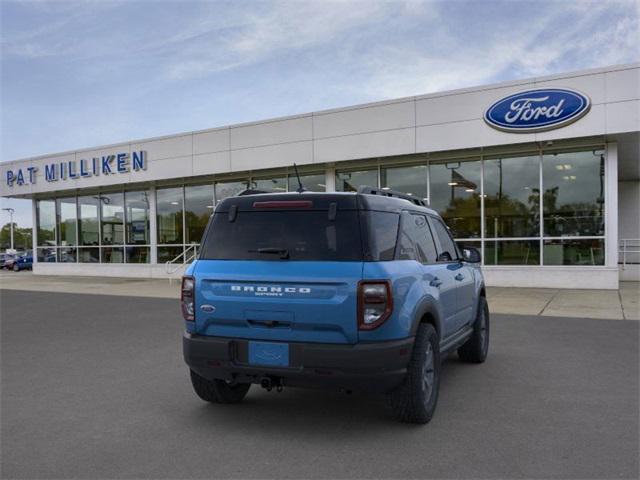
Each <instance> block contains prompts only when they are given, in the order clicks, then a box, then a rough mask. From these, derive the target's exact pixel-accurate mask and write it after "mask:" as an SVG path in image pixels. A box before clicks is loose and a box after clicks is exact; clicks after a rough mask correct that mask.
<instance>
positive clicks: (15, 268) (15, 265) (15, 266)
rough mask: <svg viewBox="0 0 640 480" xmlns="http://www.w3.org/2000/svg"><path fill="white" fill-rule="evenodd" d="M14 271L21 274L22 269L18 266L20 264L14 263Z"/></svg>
mask: <svg viewBox="0 0 640 480" xmlns="http://www.w3.org/2000/svg"><path fill="white" fill-rule="evenodd" d="M13 271H14V272H19V271H20V267H19V266H18V264H17V263H14V264H13Z"/></svg>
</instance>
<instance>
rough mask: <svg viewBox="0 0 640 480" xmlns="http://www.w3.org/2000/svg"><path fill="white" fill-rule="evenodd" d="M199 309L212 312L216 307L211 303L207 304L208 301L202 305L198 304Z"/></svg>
mask: <svg viewBox="0 0 640 480" xmlns="http://www.w3.org/2000/svg"><path fill="white" fill-rule="evenodd" d="M200 310H202V311H203V312H207V313H213V312H215V311H216V307H214V306H213V305H209V304H208V303H205V304H204V305H200Z"/></svg>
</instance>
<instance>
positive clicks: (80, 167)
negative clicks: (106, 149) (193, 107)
mask: <svg viewBox="0 0 640 480" xmlns="http://www.w3.org/2000/svg"><path fill="white" fill-rule="evenodd" d="M146 169H147V152H145V151H144V150H139V151H136V152H132V153H131V155H129V154H128V153H114V154H112V155H102V156H100V157H93V158H82V159H80V160H69V161H65V162H52V163H49V164H46V165H44V168H43V170H44V171H40V168H38V167H33V166H32V167H25V168H17V169H14V170H7V171H6V172H5V175H4V178H5V181H6V183H7V185H8V186H9V187H13V186H22V185H31V184H35V183H36V182H37V179H38V177H43V178H44V180H45V181H47V182H57V181H59V180H67V179H72V180H76V179H82V178H87V177H97V176H100V175H103V176H108V175H118V174H123V173H129V172H139V171H141V170H146Z"/></svg>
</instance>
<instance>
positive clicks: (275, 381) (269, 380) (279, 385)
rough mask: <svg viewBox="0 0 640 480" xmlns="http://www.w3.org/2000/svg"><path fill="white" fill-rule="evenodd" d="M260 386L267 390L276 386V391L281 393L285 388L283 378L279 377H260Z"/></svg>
mask: <svg viewBox="0 0 640 480" xmlns="http://www.w3.org/2000/svg"><path fill="white" fill-rule="evenodd" d="M260 386H261V387H262V388H264V389H265V390H266V391H267V392H270V391H271V390H273V389H274V388H275V389H276V392H278V393H280V392H281V391H282V390H283V389H284V384H283V382H282V378H279V377H262V378H261V379H260Z"/></svg>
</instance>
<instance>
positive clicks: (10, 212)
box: [2, 207, 15, 250]
mask: <svg viewBox="0 0 640 480" xmlns="http://www.w3.org/2000/svg"><path fill="white" fill-rule="evenodd" d="M2 210H6V211H7V212H9V228H11V250H13V214H14V213H15V210H14V209H13V208H11V207H9V208H3V209H2Z"/></svg>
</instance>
